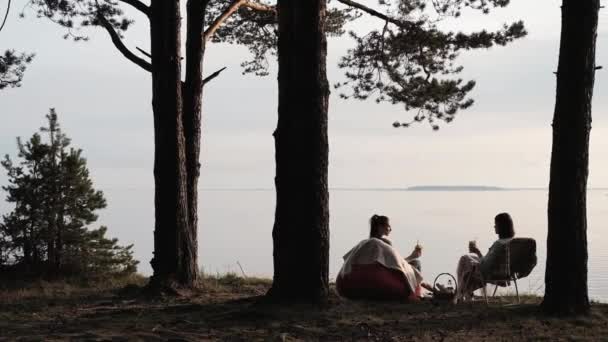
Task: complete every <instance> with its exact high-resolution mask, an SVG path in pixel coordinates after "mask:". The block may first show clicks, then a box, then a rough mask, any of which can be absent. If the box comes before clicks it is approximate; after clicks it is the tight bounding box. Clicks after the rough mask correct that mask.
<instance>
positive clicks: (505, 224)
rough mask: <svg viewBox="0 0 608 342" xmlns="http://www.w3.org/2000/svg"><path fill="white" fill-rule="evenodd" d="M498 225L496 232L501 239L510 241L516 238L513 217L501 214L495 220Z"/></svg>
mask: <svg viewBox="0 0 608 342" xmlns="http://www.w3.org/2000/svg"><path fill="white" fill-rule="evenodd" d="M494 223H495V224H496V232H497V233H498V237H499V238H501V239H509V238H512V237H513V236H515V230H514V229H513V219H511V215H509V214H507V213H500V214H498V215H496V217H495V218H494Z"/></svg>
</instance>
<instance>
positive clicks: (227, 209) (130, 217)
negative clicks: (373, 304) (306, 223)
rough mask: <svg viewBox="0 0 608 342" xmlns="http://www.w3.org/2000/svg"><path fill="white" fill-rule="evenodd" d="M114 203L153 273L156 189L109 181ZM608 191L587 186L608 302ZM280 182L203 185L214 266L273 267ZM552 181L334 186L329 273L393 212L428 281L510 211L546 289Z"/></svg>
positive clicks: (114, 223)
mask: <svg viewBox="0 0 608 342" xmlns="http://www.w3.org/2000/svg"><path fill="white" fill-rule="evenodd" d="M104 191H105V193H106V197H107V199H108V203H109V207H108V209H106V210H104V211H103V212H102V213H101V215H100V220H99V223H100V224H104V225H108V226H109V233H110V234H112V235H114V236H116V237H118V238H119V239H120V240H121V241H123V243H134V244H135V252H136V257H137V258H138V259H139V260H140V261H141V265H140V272H142V273H144V274H150V272H151V268H150V265H149V261H150V259H151V256H152V246H153V240H152V231H153V222H154V221H153V211H152V210H153V197H152V196H153V190H152V189H148V188H143V189H142V188H138V189H124V188H123V189H116V188H114V189H112V188H111V189H104ZM607 193H608V191H606V190H589V192H588V223H589V230H588V238H589V293H590V297H591V298H592V299H596V300H601V301H608V276H607V274H606V272H605V271H606V270H607V269H606V265H607V261H608V248H607V247H608V234H606V233H604V232H603V231H602V229H603V228H602V227H605V226H606V223H608V196H607V195H606V194H607ZM274 202H275V195H274V191H273V190H202V191H201V192H200V209H199V214H200V229H199V244H200V246H199V247H200V249H199V255H200V266H201V267H202V268H203V269H204V271H205V272H206V273H210V274H217V273H220V274H221V273H227V272H235V273H237V274H241V269H240V268H239V266H238V264H237V262H238V263H240V265H241V266H242V268H243V271H244V272H245V274H247V275H248V276H251V275H255V276H265V277H271V276H272V270H273V268H272V236H271V232H272V224H273V218H274ZM546 207H547V191H546V190H516V191H515V190H514V191H399V190H332V191H331V192H330V209H331V211H330V215H331V222H330V230H331V247H330V276H331V277H332V280H333V279H335V276H336V274H337V272H338V271H339V269H340V266H341V264H342V255H344V254H345V253H346V252H347V251H348V250H349V249H350V248H351V247H352V246H354V245H355V244H356V243H357V242H359V241H360V240H362V239H364V238H366V237H367V235H368V234H369V227H368V220H369V217H370V216H372V215H373V214H375V213H376V214H382V215H387V216H389V217H390V219H391V226H392V228H393V232H392V234H391V239H392V240H393V245H394V246H395V247H396V248H397V249H398V250H399V251H400V252H401V254H402V255H408V254H409V252H410V251H411V250H412V249H413V247H414V245H415V244H416V241H418V240H419V241H420V243H421V244H422V245H423V246H424V251H423V256H422V259H421V260H422V263H423V274H424V276H425V278H426V280H427V281H429V282H432V281H433V280H434V277H435V276H436V275H437V274H439V273H442V272H450V273H453V274H454V273H455V271H456V263H457V261H458V258H459V256H460V255H462V254H463V253H465V252H466V251H467V248H468V247H467V246H468V241H469V240H471V239H477V242H478V246H479V247H480V249H481V250H482V252H484V253H485V251H486V250H487V248H489V246H490V245H491V243H492V242H493V241H494V240H495V239H496V237H495V235H494V228H493V227H494V221H493V218H494V216H495V215H496V214H497V213H499V212H509V213H510V214H511V215H512V217H513V220H514V222H515V230H516V234H517V235H518V236H522V237H532V238H534V239H536V241H537V244H538V251H537V253H538V257H539V264H538V265H537V267H536V269H535V270H534V271H533V273H532V274H531V275H530V276H529V277H527V278H525V279H523V280H521V281H520V283H519V284H520V289H521V290H522V291H524V292H532V293H538V294H542V293H543V291H544V284H543V283H544V282H543V277H544V264H545V254H546V252H545V251H546V241H545V240H546V230H547V223H546V221H547V219H546Z"/></svg>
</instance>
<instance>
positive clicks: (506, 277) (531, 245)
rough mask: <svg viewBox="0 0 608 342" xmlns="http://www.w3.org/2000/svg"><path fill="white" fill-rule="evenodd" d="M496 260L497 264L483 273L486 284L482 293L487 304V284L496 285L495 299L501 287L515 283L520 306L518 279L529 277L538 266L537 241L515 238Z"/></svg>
mask: <svg viewBox="0 0 608 342" xmlns="http://www.w3.org/2000/svg"><path fill="white" fill-rule="evenodd" d="M495 260H496V263H495V264H494V265H490V267H489V268H490V271H488V272H485V274H484V272H481V273H482V281H483V284H484V287H483V288H482V292H483V295H484V298H485V300H486V303H488V295H487V290H486V285H487V284H493V285H496V287H495V288H494V293H493V294H492V297H494V296H495V295H496V290H498V287H499V286H501V287H507V286H510V285H511V282H513V283H514V284H515V294H516V296H517V303H518V304H519V303H520V299H519V289H518V287H517V279H521V278H525V277H527V276H528V275H529V274H530V273H531V272H532V270H533V269H534V267H535V266H536V263H537V257H536V241H535V240H534V239H530V238H514V239H513V240H511V241H510V242H509V243H508V244H506V245H505V248H504V249H503V250H502V251H500V253H499V254H498V256H497V258H496V259H495Z"/></svg>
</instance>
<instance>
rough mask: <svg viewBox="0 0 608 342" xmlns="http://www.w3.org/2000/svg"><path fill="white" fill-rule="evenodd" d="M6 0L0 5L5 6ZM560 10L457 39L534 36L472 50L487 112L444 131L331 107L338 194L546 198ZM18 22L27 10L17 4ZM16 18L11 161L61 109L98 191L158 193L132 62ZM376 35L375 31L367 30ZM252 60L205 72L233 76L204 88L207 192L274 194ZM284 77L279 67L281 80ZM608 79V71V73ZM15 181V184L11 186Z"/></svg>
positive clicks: (3, 140) (486, 19)
mask: <svg viewBox="0 0 608 342" xmlns="http://www.w3.org/2000/svg"><path fill="white" fill-rule="evenodd" d="M5 5H6V0H0V6H2V7H3V6H5ZM559 5H560V1H557V0H534V1H530V0H512V5H511V6H510V8H509V9H503V10H497V11H495V12H494V13H493V14H492V15H490V16H483V15H481V14H478V13H467V14H466V15H465V16H464V17H463V18H461V19H460V20H458V21H451V22H446V23H445V24H444V25H446V26H447V27H456V28H459V29H463V30H471V29H476V28H482V27H486V28H488V29H497V28H499V27H500V25H501V24H502V23H503V22H508V21H512V20H515V19H523V20H524V21H525V23H526V25H527V28H528V30H529V35H528V37H526V38H524V39H521V40H520V41H518V42H516V43H514V44H511V45H510V46H508V47H497V48H493V49H491V50H484V51H476V52H468V53H464V54H462V56H461V58H460V59H459V61H460V63H461V64H462V65H463V66H464V67H465V71H464V73H463V77H464V78H465V79H475V80H476V81H477V87H476V88H475V90H474V91H473V92H472V96H473V97H474V99H475V100H476V104H475V106H474V107H473V108H471V109H470V110H467V111H464V112H461V113H460V114H459V115H458V117H457V119H456V120H455V121H454V122H452V123H451V124H449V125H445V124H443V125H442V129H441V130H440V131H438V132H434V131H432V130H431V129H430V127H429V126H428V125H427V124H422V125H420V126H417V127H412V128H407V129H394V128H392V126H391V123H392V122H394V121H395V120H403V121H405V120H407V119H408V118H410V115H409V114H408V113H406V112H404V111H403V108H402V107H400V106H391V105H376V104H375V103H373V101H370V102H358V101H344V100H340V99H339V98H338V96H336V95H337V92H336V91H334V94H333V96H332V98H331V104H330V113H329V117H330V132H329V133H330V176H329V177H330V183H331V186H333V187H404V186H410V185H420V184H484V185H498V186H513V187H545V186H547V184H548V174H549V173H548V171H549V169H548V167H549V158H550V149H551V119H552V113H553V105H554V100H555V99H554V95H555V76H554V75H553V71H555V69H556V66H557V58H558V43H559V41H558V40H559V30H560V27H559V24H560V9H559ZM15 8H16V9H17V10H19V9H20V6H15ZM26 15H27V17H26V19H18V18H17V11H14V12H13V13H12V15H11V17H10V18H9V22H8V24H7V27H6V28H5V30H4V31H2V32H1V33H0V50H4V49H7V48H11V49H16V50H20V51H31V52H35V53H36V59H35V60H34V62H33V63H32V65H31V66H30V67H29V68H28V70H27V74H26V77H25V79H24V84H23V87H21V88H17V89H8V90H4V91H2V92H1V93H0V110H1V113H2V125H0V153H1V154H2V155H4V154H6V153H10V154H13V155H14V153H15V137H16V136H30V135H31V134H32V133H33V132H34V131H35V129H36V128H37V127H39V126H40V125H41V124H43V123H44V114H46V113H47V112H48V108H49V107H55V108H56V109H57V111H58V113H59V114H60V122H61V124H62V125H63V127H64V130H65V132H66V133H67V134H68V135H69V136H70V137H71V138H72V139H73V142H74V145H76V146H78V147H81V148H83V149H84V153H85V156H86V157H87V158H88V161H89V166H90V169H91V172H92V174H93V176H94V178H95V181H96V182H97V185H98V186H99V187H100V188H102V189H105V190H109V189H112V188H127V187H128V188H138V187H148V188H150V187H152V186H153V178H152V162H153V145H152V143H153V137H152V124H153V122H152V113H151V97H150V91H151V85H150V77H149V75H148V74H147V73H146V72H145V71H143V70H141V69H139V67H137V66H135V65H133V64H131V63H130V62H129V61H127V60H125V59H124V58H123V57H122V56H121V55H120V54H119V53H118V52H117V51H116V50H115V49H114V47H113V46H112V44H111V42H110V40H109V39H108V36H107V35H106V33H105V32H104V31H102V30H94V31H91V32H88V34H89V36H90V38H91V40H90V41H89V42H86V43H74V42H72V41H66V40H63V39H62V38H61V36H62V34H63V33H64V32H63V31H62V30H61V29H60V28H59V27H57V26H56V25H54V24H52V23H50V22H48V21H45V20H42V19H36V18H34V15H33V13H32V12H28V11H27V10H26ZM135 18H136V19H137V22H136V24H135V26H134V27H133V28H132V29H131V30H129V31H128V32H127V35H126V38H125V39H126V44H127V45H128V46H129V47H131V48H134V47H135V46H141V47H145V46H146V45H147V41H148V39H147V37H148V32H147V31H146V26H145V23H144V20H143V18H141V17H138V16H135ZM365 23H366V24H368V25H373V24H375V22H373V21H366V22H365ZM605 23H606V16H605V15H602V16H601V19H600V30H599V32H600V33H599V37H598V48H597V51H598V56H597V64H598V65H603V63H604V59H605V57H606V49H605V48H604V46H605V43H606V41H607V38H608V35H606V33H607V31H606V29H605V28H604V24H605ZM351 44H352V41H351V40H350V39H349V38H341V39H332V40H330V42H329V46H330V47H329V56H328V68H329V78H330V83H335V82H337V81H340V80H341V79H342V71H341V70H339V69H338V68H337V66H336V65H337V61H338V58H339V56H340V55H341V54H342V53H343V52H344V51H345V49H346V48H348V47H349V46H351ZM248 57H249V56H248V54H247V52H246V51H245V50H244V49H243V48H239V47H234V46H222V45H212V46H210V47H209V48H208V53H207V58H206V62H205V70H206V72H207V73H210V72H213V71H215V70H216V69H218V68H220V67H223V66H226V67H227V68H228V69H227V70H226V71H225V72H224V73H222V74H221V76H220V77H218V78H217V79H215V80H214V81H213V82H212V83H210V84H209V85H208V86H207V88H206V93H205V103H204V119H203V120H204V134H203V154H202V164H203V169H202V178H201V186H202V187H205V188H241V187H242V188H259V187H263V188H271V187H272V186H273V177H274V145H273V139H272V132H273V130H274V128H275V126H276V117H277V114H276V111H277V85H276V73H275V72H273V73H272V74H271V75H270V76H269V77H265V78H258V77H255V76H243V75H241V69H240V66H239V64H240V62H241V61H242V60H244V58H248ZM275 69H276V68H273V71H274V70H275ZM604 70H606V69H604ZM604 70H602V71H599V72H598V73H597V76H596V87H595V96H594V107H593V112H594V123H593V130H592V139H591V172H590V186H594V187H604V186H608V176H607V175H608V161H607V158H606V156H608V120H607V119H606V118H605V115H604V112H605V111H606V109H607V108H608V97H607V96H606V95H605V89H606V85H605V79H606V77H605V73H606V71H604ZM0 181H1V182H2V183H4V182H5V176H4V175H1V176H0Z"/></svg>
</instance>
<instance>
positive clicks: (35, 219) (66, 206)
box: [0, 109, 138, 278]
mask: <svg viewBox="0 0 608 342" xmlns="http://www.w3.org/2000/svg"><path fill="white" fill-rule="evenodd" d="M46 118H47V122H48V124H47V126H45V127H42V128H40V131H39V132H38V133H36V134H34V135H33V136H32V137H31V138H30V139H29V140H28V141H26V142H23V141H22V140H21V139H17V145H18V150H19V153H18V161H13V160H12V159H11V158H10V157H9V156H8V155H7V156H5V158H4V160H3V161H2V166H3V167H4V169H5V170H6V172H7V175H8V180H9V184H8V185H7V186H4V187H3V188H2V189H3V190H4V191H6V193H7V197H6V200H7V201H8V202H9V203H12V204H14V209H13V211H11V212H10V213H8V214H6V215H4V216H3V217H2V222H1V223H0V263H1V265H3V266H5V267H9V266H10V267H12V268H18V269H21V270H24V271H25V272H28V273H33V274H41V275H48V276H52V277H55V276H82V277H85V278H87V277H98V276H104V277H113V276H124V275H129V274H132V273H134V272H136V270H137V264H138V261H136V260H134V259H133V251H132V248H133V245H129V246H120V245H119V244H118V240H117V239H110V238H108V237H106V232H107V228H106V227H103V226H102V227H99V228H91V227H90V226H91V225H92V224H94V223H95V222H96V221H97V218H98V216H97V213H96V212H97V211H98V210H100V209H103V208H105V207H106V205H107V204H106V200H105V198H104V195H103V192H101V191H99V190H96V189H95V188H94V186H93V182H92V180H91V177H90V175H89V170H88V168H87V163H86V159H85V158H84V157H83V156H82V150H80V149H75V148H72V147H70V143H71V142H70V139H69V138H68V137H67V136H66V135H65V134H64V133H63V132H62V131H61V128H60V126H59V122H58V118H57V113H56V112H55V110H54V109H51V110H50V113H49V114H48V115H47V116H46ZM43 137H44V138H46V139H43Z"/></svg>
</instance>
